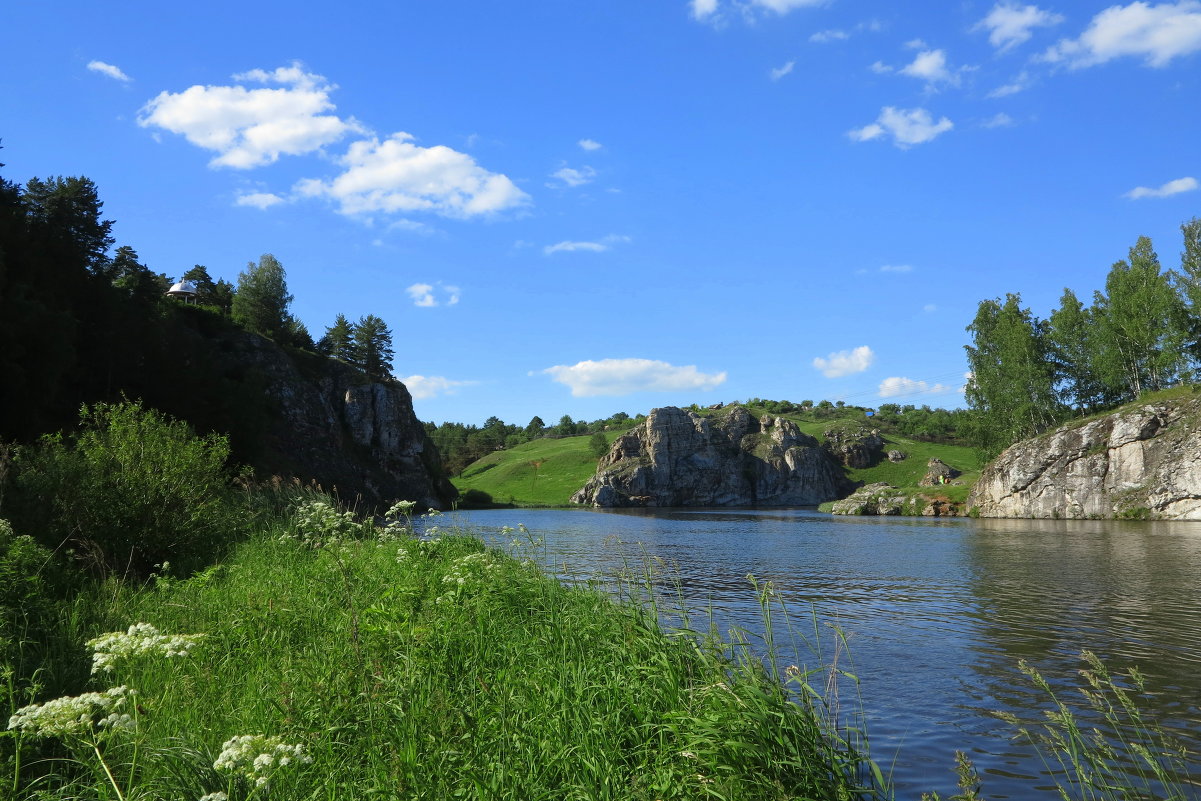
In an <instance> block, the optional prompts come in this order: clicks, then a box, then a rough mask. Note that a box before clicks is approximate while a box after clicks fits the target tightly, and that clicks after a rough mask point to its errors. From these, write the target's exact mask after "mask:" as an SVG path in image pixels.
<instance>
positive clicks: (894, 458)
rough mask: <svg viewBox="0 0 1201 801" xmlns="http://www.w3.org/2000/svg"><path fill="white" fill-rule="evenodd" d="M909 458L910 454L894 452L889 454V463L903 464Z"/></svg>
mask: <svg viewBox="0 0 1201 801" xmlns="http://www.w3.org/2000/svg"><path fill="white" fill-rule="evenodd" d="M908 458H909V454H907V453H905V452H904V451H897V450H892V451H889V452H888V461H890V462H903V461H905V460H906V459H908Z"/></svg>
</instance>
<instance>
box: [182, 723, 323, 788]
mask: <svg viewBox="0 0 1201 801" xmlns="http://www.w3.org/2000/svg"><path fill="white" fill-rule="evenodd" d="M312 761H313V758H312V757H310V756H309V755H308V754H306V753H305V752H304V746H303V745H289V744H288V743H285V742H283V741H281V740H280V738H278V737H267V736H266V735H262V734H240V735H238V736H236V737H232V738H230V739H229V740H226V741H225V744H224V745H223V746H221V754H220V756H218V757H217V761H216V762H214V763H213V767H214V768H215V769H216V770H226V771H229V772H230V773H235V774H237V775H239V776H241V777H243V778H244V779H246V780H247V781H248V782H251V783H252V784H254V786H255V787H263V786H265V785H266V784H267V782H268V781H270V779H271V776H272V775H274V773H275V772H276V771H278V770H279V768H282V767H285V766H287V765H290V764H292V763H293V762H295V763H299V764H302V765H307V764H309V763H310V762H312ZM202 801H203V799H202Z"/></svg>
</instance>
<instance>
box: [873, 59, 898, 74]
mask: <svg viewBox="0 0 1201 801" xmlns="http://www.w3.org/2000/svg"><path fill="white" fill-rule="evenodd" d="M868 69H870V70H871V71H872V72H874V73H876V74H877V75H887V74H888V73H890V72H892V69H893V68H892V67H890V66H889V65H887V64H885V63H884V62H883V61H877V62H875V63H873V64H872V65H871V66H870V67H868Z"/></svg>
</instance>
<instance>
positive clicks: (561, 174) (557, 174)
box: [547, 165, 596, 187]
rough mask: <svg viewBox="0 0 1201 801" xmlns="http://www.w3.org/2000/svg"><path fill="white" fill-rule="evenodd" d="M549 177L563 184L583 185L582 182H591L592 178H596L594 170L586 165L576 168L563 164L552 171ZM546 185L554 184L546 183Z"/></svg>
mask: <svg viewBox="0 0 1201 801" xmlns="http://www.w3.org/2000/svg"><path fill="white" fill-rule="evenodd" d="M550 177H551V178H557V179H558V180H560V181H562V182H563V185H564V186H571V187H576V186H583V185H584V184H589V183H592V180H593V179H594V178H596V170H594V169H592V168H591V167H589V166H587V165H585V166H584V167H583V168H581V169H578V170H577V169H575V168H573V167H567V166H564V167H562V168H560V169H558V170H556V171H554V172H552V173H551V174H550ZM547 186H554V184H547Z"/></svg>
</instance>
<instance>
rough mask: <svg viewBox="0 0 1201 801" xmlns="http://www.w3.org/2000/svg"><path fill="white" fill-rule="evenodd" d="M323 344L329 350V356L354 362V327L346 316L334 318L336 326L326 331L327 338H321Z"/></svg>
mask: <svg viewBox="0 0 1201 801" xmlns="http://www.w3.org/2000/svg"><path fill="white" fill-rule="evenodd" d="M321 342H322V343H323V347H324V348H326V349H327V350H326V355H327V356H332V357H334V358H335V359H341V360H342V361H344V362H350V361H353V360H354V326H352V325H351V324H350V321H349V320H347V319H346V315H345V314H339V315H338V316H337V317H335V318H334V324H333V325H331V326H330V327H329V328H327V329H325V336H323V337H321Z"/></svg>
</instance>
